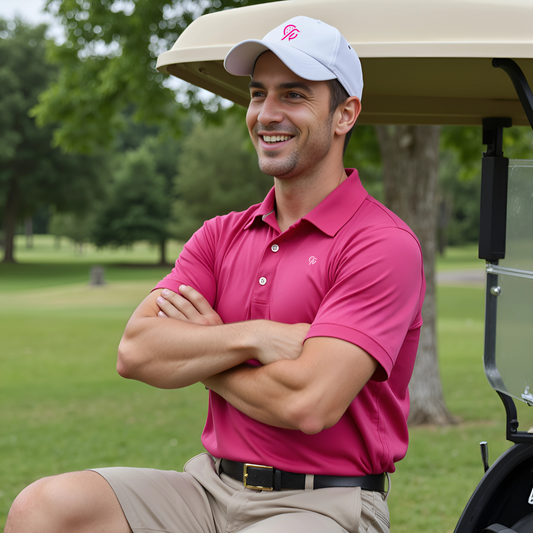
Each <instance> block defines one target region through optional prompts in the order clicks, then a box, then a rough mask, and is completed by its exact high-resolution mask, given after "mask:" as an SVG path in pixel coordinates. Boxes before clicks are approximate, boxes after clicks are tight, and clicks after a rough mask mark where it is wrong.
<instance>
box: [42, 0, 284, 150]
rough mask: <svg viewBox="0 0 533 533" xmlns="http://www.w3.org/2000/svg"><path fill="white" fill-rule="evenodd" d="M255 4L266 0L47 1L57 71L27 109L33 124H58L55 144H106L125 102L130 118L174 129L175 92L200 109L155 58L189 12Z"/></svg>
mask: <svg viewBox="0 0 533 533" xmlns="http://www.w3.org/2000/svg"><path fill="white" fill-rule="evenodd" d="M270 1H279V0H270ZM259 3H265V0H199V1H192V0H166V1H165V0H160V1H154V0H135V1H133V0H125V1H122V2H118V1H116V0H49V1H48V3H47V9H48V11H49V12H51V13H53V14H55V15H56V16H57V17H58V18H59V20H60V21H61V23H62V24H63V27H64V28H65V35H66V41H65V44H64V45H63V46H61V47H52V48H51V49H50V54H49V56H50V59H51V60H52V61H53V62H54V63H56V64H57V65H59V67H60V74H59V77H58V79H57V81H56V82H55V83H54V84H52V85H51V86H50V88H49V89H48V90H47V91H46V92H45V93H43V95H42V96H41V98H40V102H39V105H37V106H36V108H35V110H34V113H35V115H36V117H37V118H38V121H39V123H40V124H49V123H59V124H60V127H59V128H58V129H56V131H55V142H56V143H57V144H59V145H60V146H62V147H63V148H65V149H67V150H70V151H78V152H91V151H93V150H94V149H95V148H96V147H98V146H102V145H104V146H108V145H109V144H110V143H111V142H112V140H113V137H114V134H115V132H116V131H117V130H119V129H120V128H121V127H124V124H125V123H124V120H123V112H124V110H125V109H127V108H128V106H134V108H135V114H134V119H135V120H136V121H141V122H146V123H152V124H158V125H160V126H161V127H164V128H166V129H167V130H168V131H169V132H172V133H176V132H178V131H179V127H180V116H181V115H182V110H183V107H179V106H176V105H175V99H176V91H177V90H181V91H182V92H184V93H186V94H185V95H184V96H183V98H182V100H183V101H184V103H185V105H186V106H193V107H195V108H196V109H197V110H198V111H199V112H201V113H204V112H205V110H206V109H205V107H204V106H203V105H202V104H201V99H200V96H199V93H198V91H197V90H196V89H195V88H193V87H192V86H187V85H184V84H181V85H180V87H181V89H177V88H176V85H175V84H174V85H173V86H174V89H171V88H170V86H169V84H168V79H167V78H166V77H165V76H163V75H162V74H160V73H159V72H157V71H156V69H155V64H156V59H157V56H158V55H159V54H160V53H161V52H163V51H166V50H169V49H170V48H171V47H172V45H173V44H174V42H175V41H176V40H177V38H178V37H179V35H180V34H181V32H182V31H183V30H184V29H185V28H186V27H187V26H188V25H189V24H190V23H191V22H192V21H193V20H194V19H195V18H196V17H198V16H200V15H203V14H205V13H212V12H215V11H221V10H223V9H228V8H234V7H241V6H244V5H253V4H259ZM184 87H185V88H184ZM218 101H219V99H214V100H213V101H212V102H211V104H210V106H209V108H210V109H211V110H213V109H216V108H217V102H218Z"/></svg>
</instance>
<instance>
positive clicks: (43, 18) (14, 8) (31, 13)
mask: <svg viewBox="0 0 533 533" xmlns="http://www.w3.org/2000/svg"><path fill="white" fill-rule="evenodd" d="M44 5H45V0H0V17H2V18H4V19H7V20H10V19H13V18H15V16H18V17H19V18H21V19H23V20H24V21H25V22H28V23H30V24H40V23H42V22H45V23H47V24H49V25H51V26H52V28H51V31H50V32H49V34H50V36H52V37H58V36H59V35H60V34H61V30H60V26H59V24H58V23H57V22H55V21H54V18H53V17H51V16H50V15H47V14H45V13H43V11H42V10H43V7H44Z"/></svg>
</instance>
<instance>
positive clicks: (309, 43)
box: [224, 16, 363, 100]
mask: <svg viewBox="0 0 533 533" xmlns="http://www.w3.org/2000/svg"><path fill="white" fill-rule="evenodd" d="M267 50H270V51H272V52H274V54H276V55H277V56H278V57H279V59H281V61H283V63H285V65H287V67H288V68H289V69H290V70H292V71H293V72H294V73H295V74H297V75H298V76H300V78H303V79H304V80H311V81H325V80H333V79H338V80H339V82H340V84H341V85H342V86H343V87H344V88H345V89H346V92H347V93H348V95H349V96H357V97H358V98H359V100H360V99H361V96H362V94H363V72H362V70H361V62H360V61H359V57H358V56H357V54H356V53H355V50H354V49H353V48H352V47H351V46H350V45H349V44H348V41H346V39H345V38H344V37H343V36H342V35H341V33H340V32H339V30H337V28H334V27H333V26H330V25H329V24H326V23H325V22H321V21H320V20H315V19H312V18H309V17H303V16H300V17H294V18H292V19H290V20H288V21H287V22H284V23H283V24H281V26H278V27H277V28H275V29H273V30H272V31H271V32H269V33H267V34H266V35H265V37H264V38H263V39H262V40H257V39H248V40H246V41H242V42H240V43H239V44H236V45H235V46H234V47H233V48H232V49H231V50H230V51H229V52H228V54H227V56H226V59H225V60H224V68H225V69H226V70H227V71H228V72H229V73H230V74H235V75H236V76H251V75H252V73H253V70H254V66H255V62H256V60H257V58H258V57H259V56H260V55H261V54H262V53H263V52H265V51H267Z"/></svg>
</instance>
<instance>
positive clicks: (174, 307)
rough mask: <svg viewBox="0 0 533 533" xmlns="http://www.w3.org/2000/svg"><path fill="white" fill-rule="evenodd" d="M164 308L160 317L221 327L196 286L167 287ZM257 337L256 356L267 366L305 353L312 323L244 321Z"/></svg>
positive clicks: (162, 300) (161, 304) (160, 299)
mask: <svg viewBox="0 0 533 533" xmlns="http://www.w3.org/2000/svg"><path fill="white" fill-rule="evenodd" d="M157 305H158V306H159V308H160V309H161V311H160V312H159V313H158V316H160V317H162V318H174V319H176V320H181V321H183V322H191V323H193V324H198V325H201V326H219V325H221V324H223V322H222V319H221V318H220V317H219V316H218V314H217V313H216V312H215V310H214V309H213V308H212V307H211V306H210V305H209V302H207V300H206V299H205V298H204V297H203V296H202V295H201V294H200V293H199V292H198V291H197V290H195V289H193V288H192V287H189V286H185V285H182V286H181V287H180V294H176V293H175V292H172V291H170V290H168V289H164V290H163V291H162V292H161V295H160V296H159V297H158V298H157ZM241 324H242V326H243V327H246V329H248V331H249V332H250V333H251V334H252V335H254V337H256V339H255V341H254V342H253V345H254V347H255V352H257V353H256V354H255V357H254V358H255V359H257V360H258V361H259V362H260V363H262V364H263V365H268V364H270V363H275V362H276V361H280V360H282V359H297V358H298V357H300V355H301V353H302V347H303V342H304V340H305V336H306V335H307V332H308V331H309V328H310V327H311V326H310V324H282V323H280V322H272V321H270V320H254V321H250V322H246V323H244V322H243V323H241Z"/></svg>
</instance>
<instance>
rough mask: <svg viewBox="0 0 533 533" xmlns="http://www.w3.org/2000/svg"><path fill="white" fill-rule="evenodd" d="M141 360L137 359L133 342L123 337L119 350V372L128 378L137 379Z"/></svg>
mask: <svg viewBox="0 0 533 533" xmlns="http://www.w3.org/2000/svg"><path fill="white" fill-rule="evenodd" d="M138 368H139V362H138V361H137V360H136V357H135V351H134V349H133V347H132V346H131V343H130V342H128V340H127V339H126V338H125V337H122V340H121V341H120V344H119V345H118V351H117V372H118V374H119V375H120V376H122V377H123V378H126V379H135V376H136V374H137V370H138Z"/></svg>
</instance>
